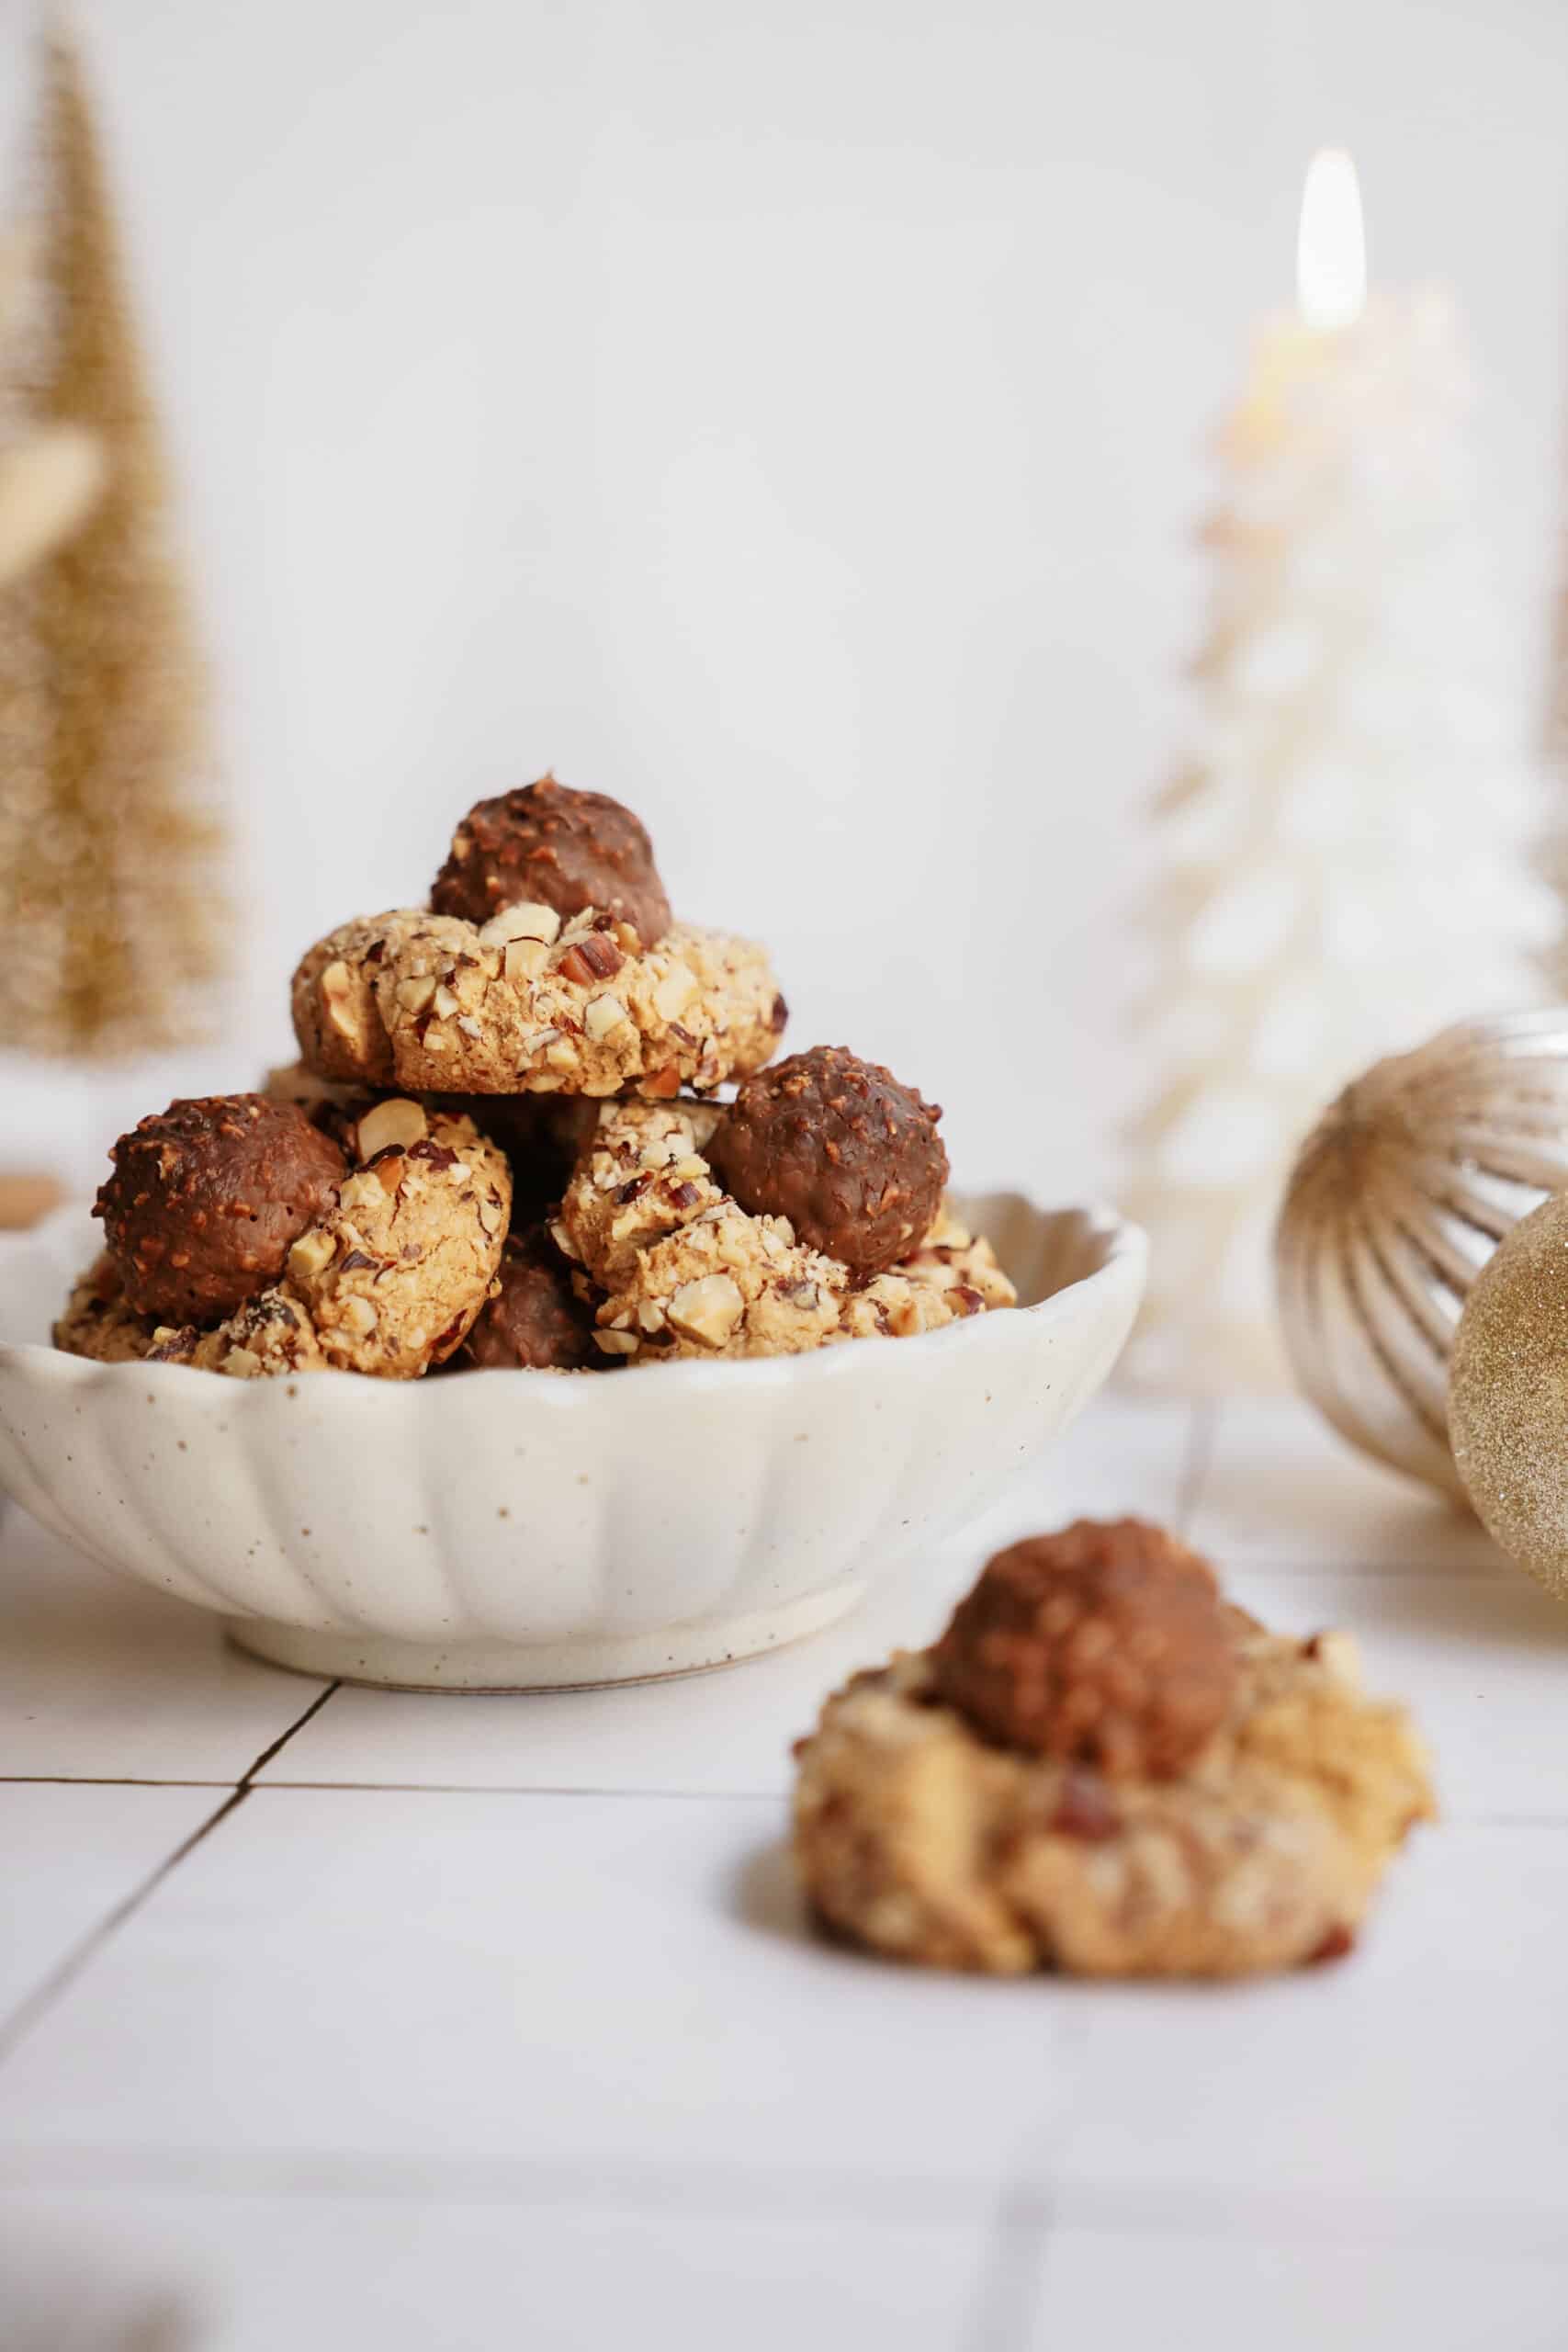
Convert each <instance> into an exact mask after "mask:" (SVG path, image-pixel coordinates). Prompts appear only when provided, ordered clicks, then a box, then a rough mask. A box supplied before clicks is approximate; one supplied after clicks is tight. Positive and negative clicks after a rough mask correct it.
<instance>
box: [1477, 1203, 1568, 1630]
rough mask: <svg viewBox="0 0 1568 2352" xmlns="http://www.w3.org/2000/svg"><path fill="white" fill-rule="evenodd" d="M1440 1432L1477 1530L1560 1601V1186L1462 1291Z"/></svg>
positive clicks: (1563, 1503) (1563, 1283) (1567, 1470)
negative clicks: (1447, 1440) (1445, 1431)
mask: <svg viewBox="0 0 1568 2352" xmlns="http://www.w3.org/2000/svg"><path fill="white" fill-rule="evenodd" d="M1449 1430H1450V1435H1451V1437H1452V1441H1453V1451H1454V1460H1455V1461H1456V1463H1457V1464H1458V1465H1459V1471H1460V1476H1461V1477H1462V1478H1463V1480H1464V1483H1465V1487H1466V1488H1467V1489H1468V1491H1469V1495H1470V1499H1471V1501H1472V1503H1473V1504H1474V1506H1475V1509H1476V1510H1477V1511H1478V1512H1479V1513H1480V1515H1481V1518H1482V1520H1483V1523H1484V1525H1485V1527H1486V1531H1487V1532H1488V1534H1490V1535H1491V1536H1493V1537H1494V1538H1495V1541H1496V1542H1497V1543H1498V1544H1501V1545H1502V1547H1503V1549H1504V1551H1505V1552H1506V1553H1507V1554H1508V1555H1510V1557H1511V1558H1513V1559H1515V1560H1517V1562H1518V1564H1519V1566H1520V1567H1522V1568H1528V1569H1529V1573H1530V1575H1531V1576H1532V1577H1538V1578H1539V1580H1540V1582H1541V1583H1542V1584H1543V1585H1545V1587H1546V1589H1547V1590H1548V1591H1549V1592H1551V1593H1554V1594H1555V1595H1556V1596H1557V1598H1558V1599H1559V1600H1568V1193H1559V1194H1558V1196H1557V1197H1556V1199H1555V1200H1551V1201H1547V1202H1545V1203H1544V1204H1542V1205H1541V1207H1540V1208H1539V1209H1537V1210H1536V1211H1535V1213H1534V1215H1533V1216H1528V1217H1526V1218H1525V1220H1524V1222H1523V1224H1522V1225H1518V1226H1516V1227H1515V1228H1514V1230H1513V1232H1512V1233H1510V1234H1509V1236H1508V1238H1507V1239H1506V1241H1504V1242H1503V1243H1501V1244H1500V1246H1499V1248H1498V1250H1497V1251H1496V1253H1495V1256H1494V1257H1493V1259H1492V1261H1491V1262H1490V1264H1489V1265H1488V1266H1487V1267H1486V1269H1485V1271H1484V1272H1483V1273H1482V1274H1481V1275H1480V1276H1479V1278H1478V1279H1477V1281H1476V1282H1475V1283H1474V1285H1473V1287H1472V1290H1471V1294H1470V1296H1469V1298H1468V1300H1467V1301H1466V1303H1465V1309H1464V1313H1463V1314H1462V1315H1461V1317H1460V1324H1459V1333H1458V1336H1457V1338H1456V1339H1455V1341H1454V1351H1453V1371H1452V1377H1451V1380H1450V1389H1449Z"/></svg>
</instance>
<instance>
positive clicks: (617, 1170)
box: [555, 1102, 1017, 1362]
mask: <svg viewBox="0 0 1568 2352" xmlns="http://www.w3.org/2000/svg"><path fill="white" fill-rule="evenodd" d="M724 1115H725V1114H724V1113H723V1112H722V1111H720V1110H719V1109H717V1108H716V1107H715V1106H711V1105H706V1104H700V1103H638V1102H624V1103H609V1104H607V1105H606V1106H605V1108H604V1111H603V1113H602V1114H601V1116H600V1124H599V1131H598V1133H597V1135H596V1136H595V1137H594V1139H593V1142H592V1147H591V1148H589V1149H588V1150H587V1151H585V1152H584V1154H583V1156H582V1158H581V1160H580V1161H579V1162H578V1165H577V1168H576V1170H575V1171H574V1173H573V1175H572V1179H571V1182H570V1184H569V1185H568V1186H567V1189H566V1193H565V1196H564V1198H563V1200H562V1203H561V1208H560V1215H559V1217H558V1220H557V1223H556V1227H555V1233H556V1238H557V1240H558V1242H559V1244H560V1246H561V1248H562V1249H563V1250H565V1251H566V1252H567V1254H568V1256H569V1257H571V1258H573V1259H575V1260H576V1261H578V1262H579V1263H580V1264H581V1266H582V1267H583V1268H584V1269H585V1271H586V1272H587V1273H588V1274H589V1276H590V1277H591V1279H592V1282H593V1283H595V1284H596V1285H597V1287H598V1288H599V1289H600V1290H601V1291H603V1292H604V1294H605V1295H604V1304H603V1305H602V1306H600V1308H599V1310H598V1316H597V1326H598V1345H599V1346H600V1347H601V1348H603V1349H604V1351H605V1352H606V1353H614V1354H618V1355H624V1356H626V1357H628V1358H632V1359H635V1360H637V1361H649V1362H655V1361H665V1360H668V1359H670V1358H672V1357H680V1356H699V1357H700V1356H772V1355H798V1354H801V1353H803V1352H805V1351H807V1350H809V1349H813V1348H819V1347H825V1346H828V1345H830V1344H832V1343H834V1342H836V1341H839V1340H850V1339H870V1338H910V1337H913V1336H914V1335H915V1334H917V1333H919V1332H921V1331H929V1330H936V1329H941V1328H942V1325H944V1324H948V1323H953V1322H955V1321H961V1320H963V1319H964V1318H965V1317H968V1316H971V1315H976V1314H979V1313H981V1312H983V1311H984V1310H985V1309H987V1307H993V1306H1012V1305H1014V1304H1015V1303H1016V1298H1017V1294H1016V1292H1015V1291H1014V1290H1013V1287H1012V1284H1011V1283H1010V1282H1009V1281H1008V1279H1007V1276H1006V1275H1005V1274H1004V1273H1003V1272H1002V1271H1001V1269H1000V1267H999V1266H998V1264H997V1261H996V1259H995V1257H994V1255H993V1254H992V1251H991V1249H990V1246H989V1244H988V1243H987V1242H986V1241H985V1240H983V1239H980V1238H976V1236H974V1235H973V1234H971V1233H970V1232H969V1231H968V1230H967V1228H966V1227H964V1226H962V1225H961V1224H960V1223H959V1222H958V1221H957V1219H956V1218H953V1217H952V1216H948V1215H947V1214H946V1212H945V1211H942V1212H940V1213H939V1215H938V1218H937V1221H936V1223H935V1224H934V1225H933V1226H932V1227H931V1230H930V1232H928V1233H927V1234H926V1235H925V1236H924V1237H923V1238H922V1239H921V1242H920V1246H919V1249H917V1250H914V1251H912V1252H911V1253H910V1255H909V1256H908V1258H907V1259H906V1260H905V1261H904V1262H903V1263H902V1264H901V1265H898V1266H896V1267H893V1268H891V1269H889V1270H888V1271H887V1272H885V1273H882V1274H878V1275H876V1276H874V1278H873V1279H872V1280H870V1281H865V1280H864V1279H863V1278H858V1277H857V1276H856V1275H855V1274H854V1273H853V1272H852V1270H851V1269H850V1268H849V1267H847V1266H845V1265H843V1264H842V1263H840V1261H837V1260H835V1259H831V1258H828V1257H825V1256H824V1255H823V1254H822V1253H821V1252H820V1251H818V1250H809V1249H807V1248H805V1247H804V1246H803V1245H802V1244H801V1243H800V1242H799V1241H797V1240H796V1238H795V1232H794V1228H793V1227H792V1226H791V1225H790V1223H789V1221H788V1219H787V1218H784V1217H780V1216H748V1214H747V1213H746V1211H745V1210H744V1209H742V1208H741V1207H740V1206H739V1203H738V1202H736V1201H734V1200H733V1199H731V1198H730V1196H729V1195H728V1193H726V1192H725V1191H724V1190H723V1188H722V1187H721V1186H720V1185H719V1184H718V1183H717V1182H716V1180H715V1177H714V1174H713V1171H712V1169H711V1167H710V1164H709V1162H708V1159H707V1158H706V1157H705V1153H706V1149H707V1147H708V1145H709V1144H710V1142H711V1141H712V1138H713V1136H714V1134H715V1130H716V1127H717V1126H718V1124H719V1122H720V1120H721V1119H722V1118H723V1117H724Z"/></svg>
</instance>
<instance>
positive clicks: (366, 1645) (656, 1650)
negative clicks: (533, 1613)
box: [223, 1584, 863, 1697]
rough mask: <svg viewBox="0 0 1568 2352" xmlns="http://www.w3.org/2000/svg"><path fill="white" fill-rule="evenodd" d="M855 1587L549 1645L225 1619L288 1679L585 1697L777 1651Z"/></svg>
mask: <svg viewBox="0 0 1568 2352" xmlns="http://www.w3.org/2000/svg"><path fill="white" fill-rule="evenodd" d="M862 1590H863V1587H862V1586H861V1585H859V1584H840V1585H834V1586H832V1587H831V1588H830V1589H829V1591H827V1592H817V1593H812V1594H811V1595H810V1596H809V1597H808V1598H807V1600H795V1601H792V1602H790V1603H789V1605H788V1606H787V1607H784V1608H780V1609H770V1610H760V1611H755V1612H754V1613H752V1614H751V1615H750V1616H743V1617H706V1618H703V1619H700V1620H699V1621H698V1622H697V1623H694V1624H691V1625H672V1626H671V1627H669V1628H668V1629H667V1630H665V1631H664V1632H662V1633H656V1634H622V1635H619V1636H616V1637H613V1638H598V1637H594V1636H584V1637H582V1638H581V1639H573V1640H570V1641H558V1642H473V1643H453V1644H451V1645H444V1644H443V1643H441V1642H440V1641H439V1640H431V1641H394V1640H391V1639H389V1638H388V1637H387V1636H386V1635H384V1634H333V1633H318V1632H316V1631H315V1630H314V1629H313V1628H311V1627H310V1626H309V1625H280V1624H276V1623H274V1622H273V1620H272V1619H270V1618H266V1617H225V1619H224V1620H223V1627H224V1631H225V1632H226V1633H227V1634H228V1636H229V1639H230V1640H231V1642H232V1643H233V1644H234V1645H235V1646H236V1648H239V1649H242V1650H247V1651H249V1653H250V1655H251V1656H252V1657H260V1658H265V1659H266V1660H267V1662H268V1664H269V1665H272V1666H286V1667H288V1668H290V1669H291V1670H292V1671H293V1672H294V1673H296V1674H320V1675H326V1676H329V1677H331V1679H333V1680H334V1681H338V1682H367V1683H373V1684H375V1685H376V1686H378V1688H380V1689H384V1690H392V1691H469V1692H471V1693H473V1694H474V1695H475V1696H476V1697H477V1696H481V1695H483V1694H485V1693H487V1692H488V1693H490V1694H491V1695H496V1694H502V1693H507V1692H518V1691H594V1690H600V1689H603V1688H604V1686H605V1685H606V1684H609V1683H615V1682H660V1681H663V1680H664V1679H665V1678H666V1677H668V1676H671V1675H677V1674H701V1673H704V1672H705V1671H706V1670H707V1669H709V1668H714V1667H720V1666H732V1665H734V1664H735V1663H736V1661H737V1660H738V1659H739V1658H746V1657H761V1655H762V1653H763V1652H765V1651H767V1650H773V1649H781V1648H782V1647H783V1646H784V1644H785V1643H786V1642H798V1641H801V1640H803V1639H804V1638H805V1636H806V1635H807V1634H815V1633H817V1632H818V1631H819V1630H820V1629H821V1627H823V1626H824V1625H830V1624H832V1623H833V1622H834V1620H835V1619H836V1618H839V1617H841V1616H843V1615H844V1613H845V1611H847V1610H850V1609H852V1608H853V1607H854V1605H855V1603H856V1601H857V1600H859V1599H860V1597H861V1593H862Z"/></svg>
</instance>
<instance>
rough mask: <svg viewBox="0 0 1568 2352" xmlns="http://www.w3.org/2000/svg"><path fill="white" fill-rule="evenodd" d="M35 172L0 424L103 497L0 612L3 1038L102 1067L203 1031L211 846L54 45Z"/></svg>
mask: <svg viewBox="0 0 1568 2352" xmlns="http://www.w3.org/2000/svg"><path fill="white" fill-rule="evenodd" d="M36 212H37V217H36V221H35V222H34V223H33V224H31V233H30V235H29V237H28V243H27V245H26V247H25V250H26V252H27V253H28V254H29V256H30V259H31V264H32V267H31V271H30V273H29V277H30V282H28V283H27V284H24V285H23V286H22V288H20V289H19V294H20V299H19V300H16V301H15V302H14V305H13V327H12V333H11V335H10V337H9V340H8V343H7V346H6V355H5V359H6V377H7V381H6V393H7V395H8V398H7V401H6V406H7V409H8V411H9V413H10V416H11V417H12V419H13V420H14V428H13V429H14V430H15V432H16V433H17V435H18V436H20V438H21V453H20V456H19V458H18V462H20V463H23V464H25V463H26V462H27V451H28V447H29V444H30V445H31V446H32V447H33V448H34V449H35V450H37V449H40V448H41V450H42V452H43V453H44V454H45V455H46V456H48V455H51V454H52V457H53V460H54V463H55V465H56V468H57V469H58V468H59V466H60V463H61V460H62V451H63V452H69V451H71V449H72V448H73V446H74V447H75V450H76V455H77V463H78V467H79V468H80V466H81V463H82V458H83V455H84V454H85V452H87V451H90V452H91V453H92V456H93V458H95V459H96V463H97V466H98V469H99V472H100V475H101V479H100V480H99V481H97V483H96V489H95V491H94V493H93V495H92V496H91V497H90V498H87V497H85V496H81V497H78V499H77V500H76V502H75V504H74V507H73V510H71V511H66V512H63V513H62V515H61V516H60V518H59V525H58V526H57V527H56V528H55V529H54V530H53V531H52V532H51V534H49V535H48V536H47V537H46V538H45V539H44V540H43V541H42V542H41V543H40V544H39V547H38V548H36V550H35V553H34V556H33V560H31V561H30V562H27V563H24V564H22V565H20V566H19V567H17V570H16V571H14V572H13V576H12V577H11V578H10V579H9V580H8V581H7V582H6V583H5V586H4V590H3V594H0V937H4V939H5V942H6V952H5V955H4V956H3V957H0V1030H3V1031H4V1033H5V1034H6V1036H7V1038H8V1040H9V1041H10V1042H11V1043H12V1044H14V1045H17V1046H24V1047H26V1048H28V1049H29V1050H32V1051H34V1052H38V1053H42V1054H53V1055H70V1056H74V1057H85V1058H98V1057H107V1056H118V1055H128V1054H134V1053H139V1052H141V1053H146V1052H152V1051H156V1050H159V1049H166V1048H168V1047H169V1046H178V1045H183V1044H185V1043H186V1042H187V1041H188V1039H189V1038H190V1037H191V1036H192V1035H196V1034H201V1033H202V1032H210V1030H211V1029H212V1028H213V1026H214V1023H213V1020H212V1008H211V1003H210V998H209V986H210V983H211V982H212V981H213V980H214V978H216V976H217V974H218V972H219V971H220V967H221V961H222V958H221V952H220V949H221V941H222V937H223V933H224V930H225V928H226V926H225V924H224V922H223V921H222V910H221V907H220V902H219V898H218V888H217V859H218V854H219V849H220V839H221V836H220V830H219V828H218V826H217V824H216V822H215V820H214V819H213V817H212V815H211V814H210V811H209V807H208V805H207V799H206V793H207V780H208V775H209V749H208V741H207V729H206V720H207V711H206V690H205V681H204V678H203V674H202V670H201V665H200V662H199V661H198V658H197V654H196V651H195V649H194V645H193V642H192V638H191V630H190V621H189V616H188V614H187V611H186V596H185V593H184V589H183V587H182V584H181V582H180V580H179V577H178V573H177V571H176V568H175V558H174V555H173V552H172V548H171V544H170V529H169V521H168V515H167V489H166V485H165V481H164V459H163V454H162V450H161V447H160V444H159V435H158V431H157V426H156V423H155V420H154V417H153V413H152V403H151V401H150V398H149V395H148V392H147V390H146V386H145V382H144V371H143V367H142V362H141V355H140V353H139V351H138V348H137V344H136V340H135V334H134V331H133V327H132V323H131V319H130V303H129V298H128V295H127V291H126V288H125V284H124V279H123V274H122V268H121V263H120V258H119V252H118V233H117V231H116V226H115V222H114V220H113V216H112V213H111V210H110V204H109V198H108V194H107V188H106V187H105V182H104V173H103V167H102V164H101V162H100V158H99V154H98V146H97V139H96V131H95V129H94V125H93V119H92V115H91V111H90V108H89V105H88V100H87V94H86V90H85V85H84V82H83V76H82V69H81V65H80V62H79V60H78V57H77V54H76V51H75V49H74V47H73V44H72V42H71V41H70V40H69V38H68V37H67V36H66V35H65V34H64V33H63V32H60V31H56V32H54V33H52V34H51V36H50V37H49V39H48V40H47V42H46V44H45V48H44V52H43V90H42V120H41V134H40V137H39V188H38V195H37V207H36ZM18 313H20V315H19V316H18V315H17V314H18ZM62 432H63V433H65V434H67V435H75V436H77V438H76V440H75V443H74V444H73V442H72V441H71V440H69V439H67V440H66V441H65V442H64V443H63V445H62V440H61V437H60V436H61V435H62ZM83 436H85V439H84V437H83ZM34 462H35V464H36V462H37V459H36V458H35V460H34Z"/></svg>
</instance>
